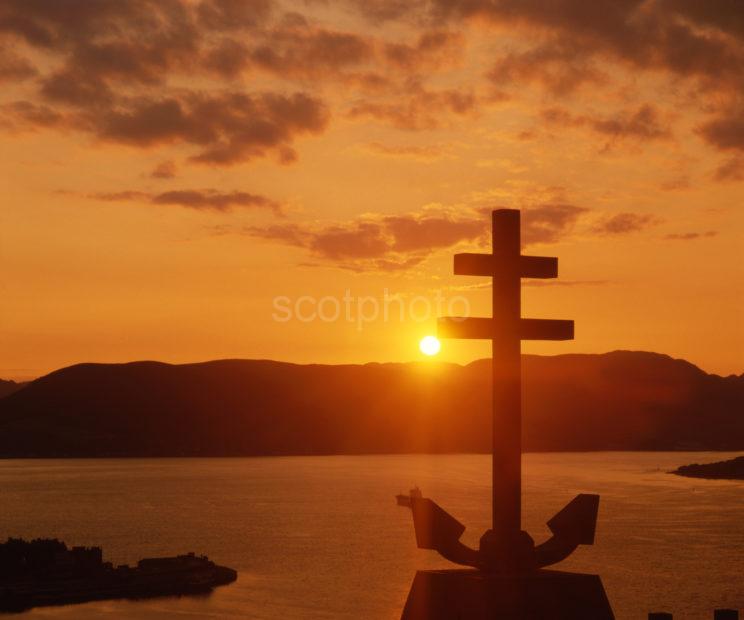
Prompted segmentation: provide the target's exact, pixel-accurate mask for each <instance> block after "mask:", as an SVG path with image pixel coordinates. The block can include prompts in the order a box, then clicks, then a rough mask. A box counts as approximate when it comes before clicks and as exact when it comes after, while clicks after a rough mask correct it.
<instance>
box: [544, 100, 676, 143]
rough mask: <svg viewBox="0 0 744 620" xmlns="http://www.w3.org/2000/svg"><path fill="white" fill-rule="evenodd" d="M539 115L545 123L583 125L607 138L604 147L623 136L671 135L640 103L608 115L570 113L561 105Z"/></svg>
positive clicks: (657, 137)
mask: <svg viewBox="0 0 744 620" xmlns="http://www.w3.org/2000/svg"><path fill="white" fill-rule="evenodd" d="M541 117H542V119H543V121H544V122H545V123H546V124H548V125H549V126H560V127H586V128H588V129H589V130H591V131H593V132H594V133H596V134H598V135H600V136H603V137H607V138H608V139H609V141H608V142H607V144H606V145H605V149H608V148H610V146H611V145H613V144H614V143H616V142H617V141H620V140H623V139H631V140H635V141H640V142H647V141H652V140H663V139H667V138H670V137H671V131H670V130H669V128H668V127H667V126H666V125H665V124H664V123H663V121H662V119H661V115H660V114H659V111H658V110H657V108H656V107H655V106H653V105H650V104H644V105H641V106H640V107H638V108H637V109H636V110H622V111H620V112H617V113H615V114H613V115H609V116H592V115H586V114H583V115H582V114H579V115H577V114H572V113H571V112H569V111H567V110H566V109H564V108H560V107H553V108H547V109H545V110H543V111H542V113H541Z"/></svg>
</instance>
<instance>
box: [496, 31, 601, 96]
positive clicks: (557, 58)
mask: <svg viewBox="0 0 744 620" xmlns="http://www.w3.org/2000/svg"><path fill="white" fill-rule="evenodd" d="M487 75H488V78H489V80H491V82H493V83H494V84H495V85H496V86H498V87H500V88H501V87H504V86H509V85H512V84H524V83H525V82H536V83H539V84H541V85H542V86H544V87H545V88H546V89H547V90H549V91H550V92H551V93H553V94H554V95H565V94H567V93H569V92H571V91H573V90H575V89H576V88H578V87H579V86H581V85H583V84H597V83H599V82H602V81H604V79H605V76H604V74H603V73H602V72H601V71H600V70H599V69H598V68H597V67H596V66H595V63H594V61H593V60H592V58H591V56H586V55H583V54H581V53H579V51H578V50H577V49H576V46H575V45H573V44H572V42H571V41H552V42H550V43H546V44H544V45H539V46H536V47H534V48H531V49H528V50H526V51H523V52H512V53H509V54H507V55H505V56H503V57H502V58H500V59H499V60H497V61H496V63H495V64H494V65H493V67H492V68H491V70H490V71H489V72H488V74H487Z"/></svg>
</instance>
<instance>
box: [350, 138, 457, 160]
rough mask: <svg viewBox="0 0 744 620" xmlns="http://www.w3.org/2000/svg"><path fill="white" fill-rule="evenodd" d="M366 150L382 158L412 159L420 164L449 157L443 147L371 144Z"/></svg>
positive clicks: (366, 146) (365, 147)
mask: <svg viewBox="0 0 744 620" xmlns="http://www.w3.org/2000/svg"><path fill="white" fill-rule="evenodd" d="M362 148H363V149H364V150H366V151H368V152H370V153H372V154H374V155H380V156H382V157H393V158H395V159H410V160H413V161H419V162H431V161H435V160H438V159H443V158H445V157H448V150H447V148H446V147H445V146H442V145H427V146H412V145H406V146H398V145H389V144H382V143H380V142H370V143H368V144H365V145H363V147H362Z"/></svg>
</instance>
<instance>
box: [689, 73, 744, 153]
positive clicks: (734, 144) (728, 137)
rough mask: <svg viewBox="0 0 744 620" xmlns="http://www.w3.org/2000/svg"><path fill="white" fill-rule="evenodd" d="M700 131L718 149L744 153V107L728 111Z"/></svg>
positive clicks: (703, 126) (706, 124) (704, 125)
mask: <svg viewBox="0 0 744 620" xmlns="http://www.w3.org/2000/svg"><path fill="white" fill-rule="evenodd" d="M743 72H744V70H743ZM698 131H699V132H700V134H701V135H702V136H703V138H705V139H706V140H707V141H708V142H709V143H710V144H712V145H713V146H715V147H716V148H719V149H721V150H736V151H742V152H744V105H740V106H737V107H735V108H731V109H729V110H726V111H725V112H723V113H721V114H720V115H719V116H717V117H716V118H714V119H712V120H710V121H708V122H707V123H705V124H703V125H702V126H701V127H700V128H699V130H698Z"/></svg>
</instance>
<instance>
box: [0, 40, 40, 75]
mask: <svg viewBox="0 0 744 620" xmlns="http://www.w3.org/2000/svg"><path fill="white" fill-rule="evenodd" d="M36 74H37V71H36V67H34V66H33V65H32V64H31V63H30V62H29V61H28V60H26V59H25V58H23V57H21V56H19V55H18V54H16V53H15V52H14V51H13V50H11V49H8V48H7V47H6V46H0V84H3V83H5V82H20V81H23V80H27V79H28V78H30V77H33V76H35V75H36Z"/></svg>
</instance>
